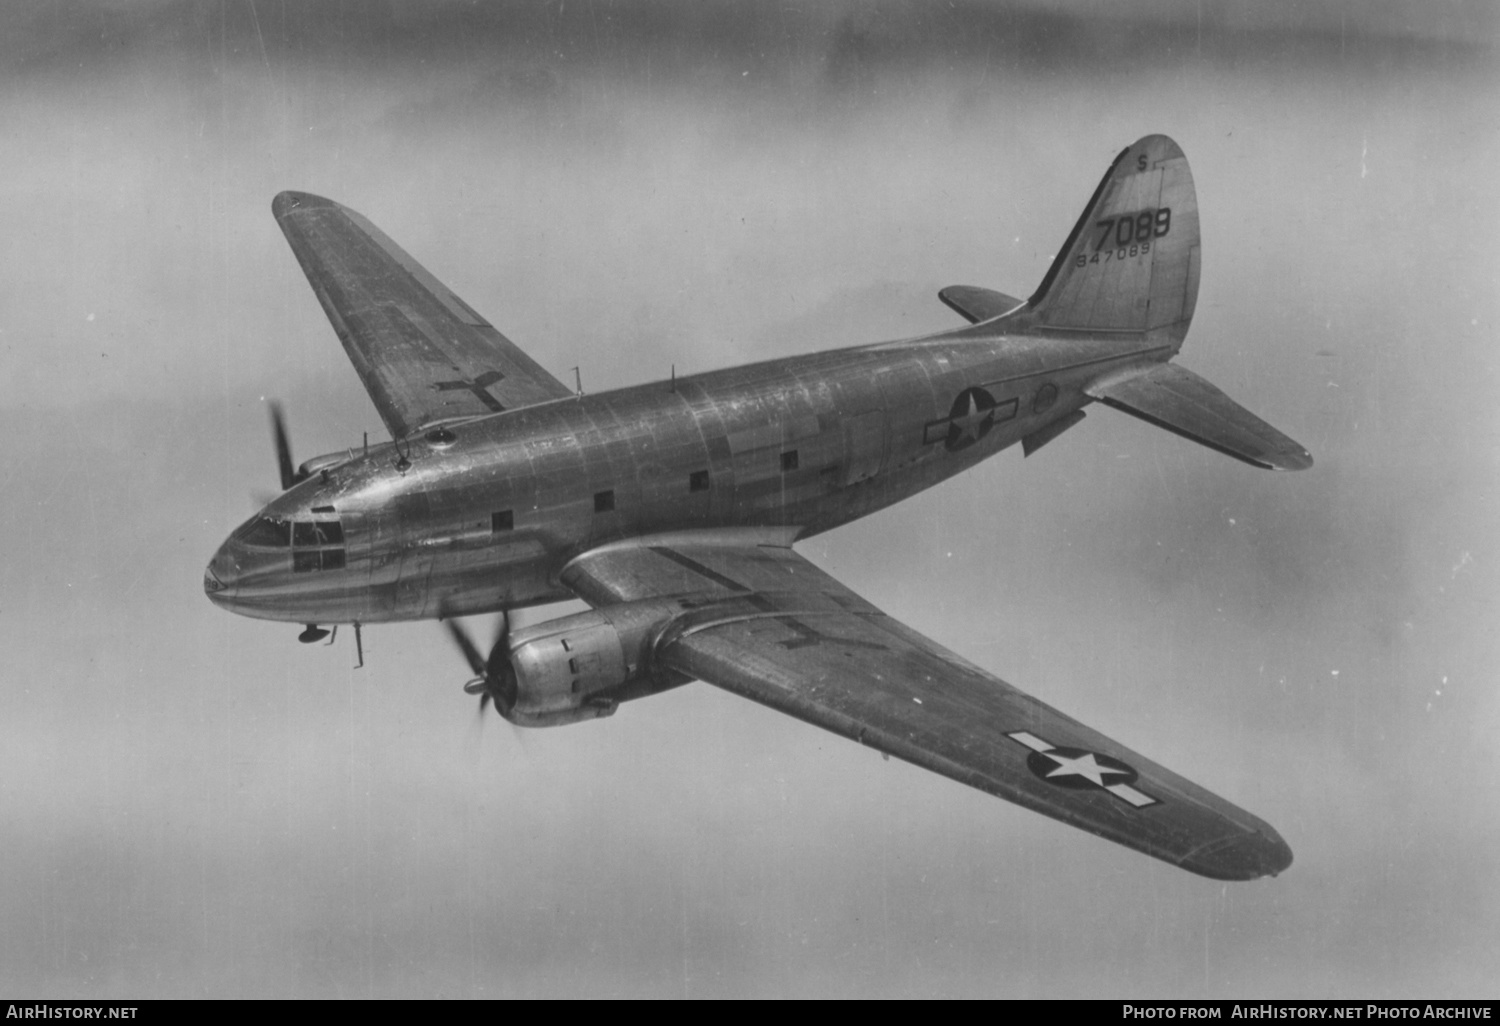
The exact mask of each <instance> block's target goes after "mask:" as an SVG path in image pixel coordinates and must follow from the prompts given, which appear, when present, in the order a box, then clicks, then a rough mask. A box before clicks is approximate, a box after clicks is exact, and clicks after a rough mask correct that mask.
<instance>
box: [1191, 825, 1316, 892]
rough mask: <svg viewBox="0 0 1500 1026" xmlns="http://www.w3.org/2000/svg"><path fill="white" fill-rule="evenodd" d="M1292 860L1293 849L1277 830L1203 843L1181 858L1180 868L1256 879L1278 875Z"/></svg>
mask: <svg viewBox="0 0 1500 1026" xmlns="http://www.w3.org/2000/svg"><path fill="white" fill-rule="evenodd" d="M1291 864H1292V849H1291V847H1290V846H1289V845H1288V844H1287V843H1286V842H1285V841H1283V840H1282V839H1281V835H1280V834H1278V833H1276V831H1274V830H1272V829H1270V828H1269V827H1267V828H1266V831H1265V832H1264V833H1254V834H1243V835H1241V836H1239V837H1232V838H1227V839H1225V840H1223V841H1219V842H1217V843H1214V844H1210V845H1205V846H1204V847H1202V848H1199V849H1198V850H1196V851H1194V852H1192V853H1191V854H1190V855H1188V857H1187V858H1185V859H1183V860H1182V862H1181V863H1180V865H1181V866H1182V868H1183V869H1186V870H1189V871H1190V872H1193V873H1197V874H1199V875H1200V876H1206V877H1209V878H1211V879H1214V880H1258V879H1260V878H1261V877H1263V876H1279V875H1280V874H1281V873H1283V872H1285V871H1286V869H1287V867H1288V866H1290V865H1291Z"/></svg>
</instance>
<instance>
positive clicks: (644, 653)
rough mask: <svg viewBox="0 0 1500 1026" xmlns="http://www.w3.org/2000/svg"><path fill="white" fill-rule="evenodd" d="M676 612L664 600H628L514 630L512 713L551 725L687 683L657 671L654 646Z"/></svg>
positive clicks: (529, 722)
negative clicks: (652, 658)
mask: <svg viewBox="0 0 1500 1026" xmlns="http://www.w3.org/2000/svg"><path fill="white" fill-rule="evenodd" d="M677 612H679V610H678V608H677V607H676V606H673V605H671V604H669V603H663V602H626V603H622V604H620V605H617V606H609V607H607V608H605V609H594V610H590V611H589V612H586V613H578V614H576V615H574V616H565V617H563V618H561V619H558V620H548V621H547V622H546V623H539V624H535V625H533V626H531V627H525V628H521V629H519V630H517V631H516V632H515V633H514V634H512V635H511V640H510V662H511V666H512V667H513V668H514V669H515V673H516V689H517V695H516V704H515V706H514V707H513V708H512V709H511V710H510V713H509V718H510V719H511V720H512V721H513V722H515V723H519V724H521V725H523V726H528V727H553V726H561V725H563V724H566V723H577V722H579V721H580V720H591V719H596V718H598V717H600V716H609V715H611V714H612V713H613V712H614V711H615V709H616V708H617V707H618V706H619V704H620V702H622V701H626V700H628V699H631V698H639V697H642V696H644V695H649V694H655V693H656V692H658V691H662V690H665V689H666V688H669V687H674V686H676V685H677V684H681V683H685V682H686V678H684V677H681V676H680V675H678V674H675V673H672V672H671V671H666V672H664V673H663V672H658V671H657V668H656V667H654V666H653V665H652V660H651V651H652V646H653V645H654V643H655V641H656V638H657V636H658V634H659V632H660V630H661V628H662V627H664V626H665V625H666V623H667V622H668V621H669V620H670V619H671V618H672V616H673V615H675V614H676V613H677Z"/></svg>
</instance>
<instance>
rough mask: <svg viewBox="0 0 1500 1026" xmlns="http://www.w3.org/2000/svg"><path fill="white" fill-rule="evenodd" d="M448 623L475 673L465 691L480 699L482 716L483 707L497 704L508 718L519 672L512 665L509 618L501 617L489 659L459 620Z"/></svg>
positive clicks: (498, 708)
mask: <svg viewBox="0 0 1500 1026" xmlns="http://www.w3.org/2000/svg"><path fill="white" fill-rule="evenodd" d="M445 622H446V623H447V625H448V632H449V633H450V634H452V635H453V640H454V641H455V642H456V643H457V644H458V647H459V649H461V650H462V651H463V654H464V658H465V659H466V660H468V663H469V669H470V670H472V671H473V672H474V678H473V679H472V680H470V681H469V682H468V683H467V684H465V685H464V691H466V692H468V693H469V694H471V695H478V696H479V714H480V715H481V716H483V715H484V707H485V706H486V705H488V704H489V703H490V702H494V703H495V711H496V712H498V713H499V714H500V715H501V716H502V717H505V718H506V719H509V718H510V711H511V709H513V708H515V704H516V696H517V693H518V689H517V686H516V672H515V670H514V669H513V668H512V667H511V665H510V617H509V616H508V615H506V614H505V613H504V612H502V613H501V614H500V626H499V628H498V629H497V630H496V631H495V642H494V644H493V645H492V646H491V647H490V656H489V658H488V659H484V658H481V657H480V655H479V649H478V648H476V647H475V646H474V642H473V641H472V640H471V639H470V638H469V635H468V633H467V632H466V631H465V630H464V629H463V628H462V627H460V626H459V625H458V621H456V620H447V621H445Z"/></svg>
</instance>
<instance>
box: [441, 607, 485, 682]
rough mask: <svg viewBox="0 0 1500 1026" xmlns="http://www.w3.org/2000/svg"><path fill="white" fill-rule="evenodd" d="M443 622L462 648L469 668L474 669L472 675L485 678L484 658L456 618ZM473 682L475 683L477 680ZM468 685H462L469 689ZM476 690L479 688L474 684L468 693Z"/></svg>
mask: <svg viewBox="0 0 1500 1026" xmlns="http://www.w3.org/2000/svg"><path fill="white" fill-rule="evenodd" d="M443 622H444V623H446V624H447V625H448V633H449V634H452V635H453V640H454V641H456V642H458V647H459V648H460V649H461V650H463V654H464V658H465V659H467V660H468V662H469V669H470V670H472V671H474V676H476V677H479V678H481V679H483V678H486V677H487V674H486V672H485V665H484V659H483V658H482V657H481V656H480V654H479V649H477V648H475V647H474V642H472V641H470V640H469V635H468V633H467V632H466V631H465V630H464V629H463V628H462V627H460V626H459V625H458V621H456V620H444V621H443ZM474 683H475V685H477V683H478V682H474ZM469 687H470V685H468V684H466V685H464V690H465V691H469ZM478 690H479V688H478V687H477V686H476V687H475V690H474V691H469V694H471V695H472V694H474V693H475V692H476V691H478Z"/></svg>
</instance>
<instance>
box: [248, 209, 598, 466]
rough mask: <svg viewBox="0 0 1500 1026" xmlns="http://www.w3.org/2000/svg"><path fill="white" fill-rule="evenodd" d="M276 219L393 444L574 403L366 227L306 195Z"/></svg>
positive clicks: (377, 232)
mask: <svg viewBox="0 0 1500 1026" xmlns="http://www.w3.org/2000/svg"><path fill="white" fill-rule="evenodd" d="M271 211H272V213H273V214H275V216H276V223H277V224H279V225H280V226H281V230H282V232H283V233H284V234H285V235H286V238H287V242H289V243H291V246H292V252H294V253H295V254H296V255H297V260H298V262H299V263H301V265H302V270H303V272H304V273H306V275H307V280H308V283H309V284H310V285H312V289H313V292H314V293H315V294H316V295H317V297H318V302H319V303H321V304H322V305H323V310H324V312H325V313H327V314H328V319H329V320H330V321H331V322H333V329H334V331H335V332H337V333H338V336H339V341H340V342H342V343H343V344H344V349H345V351H346V352H347V353H348V354H349V359H350V360H351V361H353V363H354V369H355V371H356V372H358V374H359V377H360V380H361V381H363V382H364V385H365V390H366V391H368V392H369V393H370V398H371V399H372V400H373V401H374V403H375V407H376V409H378V410H379V411H380V417H381V419H382V420H383V421H385V425H386V427H387V429H389V430H390V432H391V435H392V436H393V437H395V438H404V437H405V436H407V435H409V434H412V433H413V432H416V431H420V430H422V429H424V428H426V427H428V426H430V425H433V424H437V423H440V422H445V421H454V420H460V419H464V418H468V417H479V416H485V415H487V414H491V413H498V412H500V411H501V410H508V409H513V408H515V407H518V406H529V405H531V404H533V403H539V402H545V401H547V400H549V399H560V398H563V397H565V396H568V395H571V394H572V392H570V391H569V389H568V388H567V386H565V385H564V384H563V383H562V382H560V381H558V380H557V379H556V378H554V377H553V376H552V375H550V374H548V373H547V372H546V371H545V370H543V369H542V368H541V366H540V365H539V364H537V362H536V361H535V360H533V359H532V358H531V357H529V356H527V355H526V354H525V353H524V352H522V351H521V350H520V348H518V347H517V346H516V345H515V344H514V343H512V342H511V341H510V340H509V339H507V338H506V337H505V336H503V335H501V334H500V333H499V332H498V331H496V330H495V329H494V327H492V326H491V325H490V323H489V322H488V321H486V320H485V319H484V318H483V317H481V316H479V314H477V313H475V312H474V310H473V309H472V308H471V307H470V306H469V305H468V304H467V303H465V302H464V301H463V300H462V299H459V298H458V296H457V295H455V294H454V293H453V291H452V290H451V289H449V288H448V287H447V286H445V285H443V283H442V282H440V281H438V280H437V279H436V278H434V277H433V276H432V275H431V274H429V273H428V271H427V270H426V269H425V268H424V267H422V265H421V264H419V263H417V262H416V261H415V260H413V259H412V258H411V257H410V256H409V255H407V253H406V252H405V251H404V250H402V249H401V247H399V246H397V245H396V244H395V243H394V242H392V241H391V240H390V238H389V237H387V236H386V234H385V233H384V232H382V231H381V230H380V229H379V228H376V227H375V226H374V225H373V224H371V223H370V222H369V220H367V219H366V218H365V217H363V216H361V215H360V214H357V213H355V212H354V211H352V210H350V209H348V208H347V207H343V206H340V205H339V204H337V203H335V202H333V201H332V200H329V199H324V198H323V197H321V196H314V195H311V194H310V193H305V192H283V193H281V194H280V195H279V196H277V197H276V199H275V200H274V201H273V203H272V204H271Z"/></svg>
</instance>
